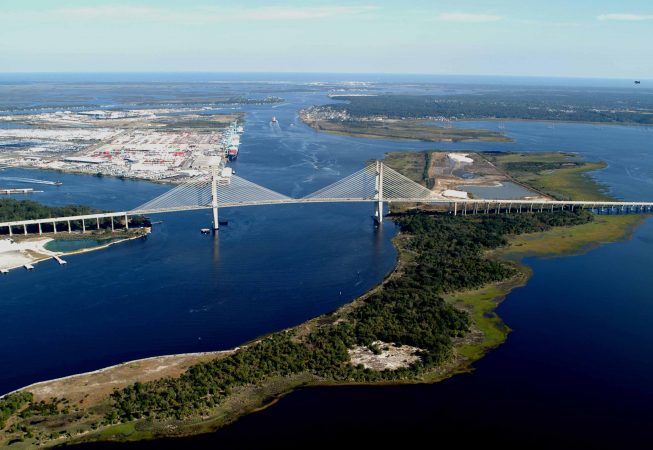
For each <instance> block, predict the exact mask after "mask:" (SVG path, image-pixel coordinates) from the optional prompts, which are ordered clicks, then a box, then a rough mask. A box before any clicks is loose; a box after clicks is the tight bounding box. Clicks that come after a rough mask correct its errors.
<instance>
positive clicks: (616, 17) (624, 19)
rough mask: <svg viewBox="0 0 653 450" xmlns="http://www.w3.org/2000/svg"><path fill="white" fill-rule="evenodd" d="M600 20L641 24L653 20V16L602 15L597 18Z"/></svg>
mask: <svg viewBox="0 0 653 450" xmlns="http://www.w3.org/2000/svg"><path fill="white" fill-rule="evenodd" d="M596 18H597V19H598V20H603V21H605V20H616V21H621V22H641V21H643V20H653V14H629V13H619V14H601V15H600V16H597V17H596Z"/></svg>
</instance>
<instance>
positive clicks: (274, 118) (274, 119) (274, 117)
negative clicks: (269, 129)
mask: <svg viewBox="0 0 653 450" xmlns="http://www.w3.org/2000/svg"><path fill="white" fill-rule="evenodd" d="M272 123H273V124H276V123H279V121H278V120H277V118H276V116H272Z"/></svg>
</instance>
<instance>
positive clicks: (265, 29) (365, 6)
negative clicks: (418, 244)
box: [0, 0, 653, 79]
mask: <svg viewBox="0 0 653 450" xmlns="http://www.w3.org/2000/svg"><path fill="white" fill-rule="evenodd" d="M652 42H653V1H651V0H537V1H534V0H401V1H396V0H392V1H391V0H333V1H324V0H300V1H296V0H266V1H263V0H240V1H224V0H183V1H181V0H151V1H150V0H129V1H126V0H102V1H98V0H86V1H81V0H0V72H336V73H411V74H467V75H515V76H559V77H597V78H635V79H638V78H642V79H653V57H652V56H653V50H652V49H651V43H652Z"/></svg>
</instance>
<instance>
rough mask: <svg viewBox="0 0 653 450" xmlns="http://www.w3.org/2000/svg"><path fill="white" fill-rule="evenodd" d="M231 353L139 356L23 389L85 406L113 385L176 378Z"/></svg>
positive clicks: (37, 397) (40, 397) (41, 397)
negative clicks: (195, 365)
mask: <svg viewBox="0 0 653 450" xmlns="http://www.w3.org/2000/svg"><path fill="white" fill-rule="evenodd" d="M232 352H233V350H228V351H223V352H206V353H189V354H184V355H171V356H156V357H153V358H146V359H139V360H136V361H130V362H126V363H123V364H118V365H116V366H111V367H107V368H105V369H100V370H97V371H94V372H88V373H84V374H80V375H74V376H70V377H65V378H59V379H56V380H51V381H45V382H43V383H36V384H33V385H31V386H27V387H26V388H24V389H23V390H28V391H30V392H32V393H33V394H34V400H35V401H37V402H38V401H41V400H50V399H51V398H52V397H57V398H62V397H65V398H66V399H68V401H69V402H70V404H73V405H81V406H86V407H88V406H90V405H93V404H94V403H97V402H99V401H101V400H106V398H107V397H108V395H109V394H111V393H112V392H113V391H114V389H116V388H123V387H126V386H128V385H131V384H133V383H135V382H137V381H140V382H145V381H152V380H157V379H160V378H163V377H178V376H180V375H181V374H182V373H184V372H185V371H186V369H188V368H189V367H190V366H192V365H194V364H197V363H200V362H205V361H210V360H213V359H216V358H221V357H224V356H226V355H228V354H230V353H232Z"/></svg>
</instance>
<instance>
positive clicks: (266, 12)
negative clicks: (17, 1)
mask: <svg viewBox="0 0 653 450" xmlns="http://www.w3.org/2000/svg"><path fill="white" fill-rule="evenodd" d="M375 9H377V8H376V7H375V6H369V5H368V6H344V5H341V6H322V7H318V6H314V7H313V6H306V7H286V6H276V7H271V6H265V7H259V8H218V7H204V8H201V7H199V8H192V9H184V10H175V9H170V8H159V7H140V6H123V7H117V6H90V7H79V8H55V9H50V10H41V11H25V12H8V13H3V12H1V11H0V20H38V21H51V20H65V21H86V20H130V21H134V20H138V21H145V22H171V23H182V24H193V25H195V24H203V23H213V22H220V21H228V20H256V21H274V20H311V19H324V18H330V17H345V16H355V15H361V14H365V13H368V12H371V11H374V10H375Z"/></svg>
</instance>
